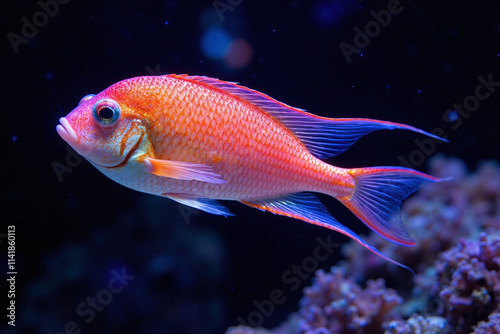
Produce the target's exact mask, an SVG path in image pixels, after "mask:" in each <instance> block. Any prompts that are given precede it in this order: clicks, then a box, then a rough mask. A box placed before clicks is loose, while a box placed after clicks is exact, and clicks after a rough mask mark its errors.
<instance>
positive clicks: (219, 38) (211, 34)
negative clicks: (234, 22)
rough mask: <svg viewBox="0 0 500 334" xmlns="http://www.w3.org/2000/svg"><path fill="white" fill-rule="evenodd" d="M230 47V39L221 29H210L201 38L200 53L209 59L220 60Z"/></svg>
mask: <svg viewBox="0 0 500 334" xmlns="http://www.w3.org/2000/svg"><path fill="white" fill-rule="evenodd" d="M230 45H231V37H230V36H229V34H228V33H227V32H226V31H225V30H224V29H222V28H211V29H208V30H207V31H205V32H204V33H203V35H202V36H201V51H202V52H203V54H204V55H205V56H207V57H208V58H211V59H222V58H223V57H224V56H225V55H226V53H227V51H228V49H229V46H230Z"/></svg>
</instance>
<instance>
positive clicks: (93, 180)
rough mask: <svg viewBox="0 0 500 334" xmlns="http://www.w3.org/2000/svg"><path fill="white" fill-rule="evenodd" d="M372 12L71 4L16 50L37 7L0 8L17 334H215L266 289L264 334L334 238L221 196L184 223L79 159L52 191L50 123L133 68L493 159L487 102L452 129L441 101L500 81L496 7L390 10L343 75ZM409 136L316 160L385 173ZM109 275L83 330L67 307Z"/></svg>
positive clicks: (272, 5)
mask: <svg viewBox="0 0 500 334" xmlns="http://www.w3.org/2000/svg"><path fill="white" fill-rule="evenodd" d="M223 2H226V1H223ZM230 3H231V2H230ZM232 3H233V4H237V3H238V1H232ZM387 3H388V2H387V1H361V0H357V1H347V0H342V1H272V2H265V1H259V2H255V1H248V0H244V1H242V2H241V3H240V4H237V5H236V6H233V10H232V11H227V12H225V13H224V14H223V17H224V20H223V21H220V20H219V19H218V16H217V14H216V11H215V9H214V6H213V3H212V1H210V0H207V1H147V2H143V3H141V2H138V1H115V2H112V1H78V0H71V1H69V3H67V4H64V5H60V7H59V9H58V13H57V14H56V15H54V17H51V18H49V19H48V22H47V24H45V25H43V26H42V27H40V28H39V31H38V32H37V33H36V36H34V37H33V38H29V42H28V43H27V44H21V45H19V52H17V53H16V52H15V51H14V48H13V47H12V45H11V43H10V42H9V39H8V33H10V32H13V33H16V34H21V28H22V25H23V22H22V21H21V18H22V17H26V18H27V19H28V20H29V21H32V18H33V15H34V14H36V13H37V12H39V11H40V10H41V7H40V5H39V4H38V3H37V2H35V1H17V2H15V3H14V2H9V3H8V4H4V5H3V7H2V11H1V13H0V23H1V27H2V38H3V42H2V43H1V57H2V59H1V70H2V73H1V74H2V99H1V100H0V106H1V110H2V115H3V118H2V122H1V123H2V145H3V146H2V147H3V158H2V175H3V180H2V203H3V212H4V217H3V218H2V219H1V220H2V224H1V226H2V228H1V231H0V233H6V230H7V227H6V226H7V225H15V226H16V236H17V244H16V250H17V257H16V259H17V271H18V275H17V285H16V288H17V293H16V305H17V326H16V329H17V330H18V332H25V333H30V332H36V333H49V332H51V331H52V333H58V332H60V331H63V328H64V326H65V324H66V323H67V322H68V321H76V322H77V323H78V325H79V326H80V328H81V329H82V330H83V332H85V333H105V332H106V333H109V332H121V333H125V332H131V333H132V332H141V333H222V332H223V331H224V330H225V328H227V327H228V326H230V325H236V324H237V320H236V319H237V317H238V316H241V317H243V318H245V319H246V317H247V316H248V315H249V314H250V313H251V312H253V311H255V310H256V307H255V305H253V304H252V302H253V301H254V300H256V301H262V300H265V299H268V298H269V295H270V293H271V291H272V290H273V289H276V288H277V289H281V290H283V291H284V292H285V297H286V301H285V302H284V303H283V304H281V305H277V306H276V309H275V310H274V312H273V313H272V315H271V316H269V317H266V318H265V321H264V323H263V325H264V326H265V327H272V326H276V325H277V324H279V323H280V322H281V321H283V320H284V319H285V318H286V317H287V315H288V314H289V313H290V312H292V311H294V310H296V309H297V302H298V300H299V298H300V296H301V289H302V287H304V286H306V285H308V284H309V283H310V280H309V279H306V280H303V281H301V289H297V290H295V291H291V290H290V288H289V287H290V286H289V285H287V284H285V283H284V282H283V281H282V278H281V277H282V274H283V273H284V272H286V271H287V270H289V269H290V268H291V266H292V265H293V264H300V263H302V261H303V259H304V258H306V257H308V256H311V255H312V253H313V250H314V248H315V247H316V245H317V242H316V238H317V237H318V236H321V237H322V238H326V236H328V235H331V237H332V240H335V241H336V242H341V243H345V242H347V241H348V240H347V239H346V238H345V237H342V236H340V235H338V234H336V233H333V232H330V231H327V230H325V229H322V228H319V227H315V226H310V225H308V224H306V223H303V222H300V221H294V220H291V219H287V218H283V217H277V216H273V215H271V214H268V213H262V212H259V211H257V210H253V209H250V208H247V207H245V206H244V205H241V204H238V203H225V204H227V205H228V207H229V208H230V210H231V211H232V212H234V213H235V214H236V215H235V216H234V217H231V218H224V217H219V216H211V215H209V214H205V213H199V214H198V213H197V214H193V212H192V211H189V210H188V209H186V208H185V207H179V206H178V205H177V204H176V203H173V202H171V201H168V200H163V199H161V198H156V197H153V196H150V195H145V194H140V193H137V192H134V191H131V190H128V189H126V188H124V187H122V186H120V185H118V184H116V183H114V182H112V181H111V180H109V179H107V178H106V177H105V176H103V175H101V174H100V173H99V172H98V171H97V170H95V169H94V168H93V167H92V166H91V165H90V164H89V163H87V162H86V161H82V162H81V163H76V165H77V166H75V167H74V168H72V172H71V173H65V174H63V176H62V182H60V180H59V179H58V178H57V176H56V173H55V172H54V170H53V165H54V162H57V163H61V164H66V165H67V162H65V159H66V155H67V151H66V150H65V147H66V143H65V142H64V141H63V140H62V139H61V138H59V136H58V135H57V133H56V132H55V126H56V124H57V122H58V118H59V117H61V116H62V115H66V114H67V113H69V112H70V111H71V110H72V109H73V108H74V107H75V106H76V105H77V103H78V101H79V100H80V98H82V97H83V96H84V95H86V94H89V93H97V92H99V91H101V90H103V89H105V88H106V87H108V86H109V85H111V84H113V83H115V82H117V81H119V80H122V79H125V78H128V77H132V76H139V75H148V74H149V73H148V68H149V69H155V70H157V69H159V72H160V73H164V74H166V73H188V74H196V75H206V76H211V77H217V78H220V79H223V80H229V81H237V82H240V83H241V84H242V85H245V86H248V87H251V88H253V89H256V90H259V91H262V92H264V93H266V94H269V95H270V96H272V97H274V98H276V99H278V100H280V101H283V102H285V103H287V104H289V105H292V106H296V107H300V108H304V109H307V110H309V111H310V112H313V113H315V114H318V115H323V116H330V117H368V118H375V119H383V120H390V121H395V122H401V123H406V124H411V125H413V126H416V127H419V128H421V129H424V130H427V131H432V130H433V129H436V128H442V129H443V130H444V131H445V133H446V135H447V136H448V139H449V140H450V143H449V144H436V146H435V149H432V150H431V152H430V153H432V154H433V153H437V152H442V153H445V154H447V155H452V156H457V157H459V158H462V159H465V161H466V162H467V164H468V165H469V167H474V166H475V165H476V163H477V162H478V161H480V160H482V159H496V160H499V158H500V148H499V145H498V138H499V137H498V127H499V125H500V120H499V117H498V113H499V102H500V92H498V91H496V92H495V93H494V94H492V95H491V97H489V98H488V99H486V100H485V101H482V102H481V103H480V105H479V108H478V109H477V110H475V111H473V112H471V115H470V117H469V118H467V119H464V120H463V123H462V125H461V126H459V127H458V128H457V129H456V130H453V129H452V128H451V126H450V125H452V123H447V122H445V121H444V119H443V115H444V114H445V112H446V110H447V109H450V108H451V107H452V105H453V104H454V103H462V102H463V101H464V99H465V98H466V97H468V96H470V95H473V94H474V90H475V88H476V86H477V85H478V79H477V77H478V76H480V75H481V76H483V77H485V78H486V77H487V76H488V75H489V74H490V73H492V75H493V79H494V80H495V79H496V81H500V72H499V63H500V55H499V54H500V17H499V16H498V13H499V10H500V6H499V5H498V3H497V1H493V0H492V1H480V2H475V3H473V2H457V1H440V2H439V3H437V2H435V1H401V6H402V7H403V10H402V11H401V13H399V14H397V15H393V16H392V17H391V22H390V23H389V24H388V25H387V27H385V28H383V29H382V30H381V32H380V33H379V34H378V35H377V36H374V37H373V38H372V39H371V41H370V43H369V44H368V45H367V46H366V47H364V48H363V50H362V56H360V55H356V54H354V55H353V56H352V62H351V63H350V64H348V63H347V62H346V59H345V57H344V55H343V54H342V51H341V49H340V48H339V44H340V43H341V42H346V43H350V44H353V38H354V35H355V32H354V30H353V28H354V27H356V26H358V27H360V28H361V29H364V26H365V24H366V23H367V22H370V21H372V20H373V17H372V16H371V15H370V11H371V10H375V11H380V10H382V9H385V8H387ZM207 17H208V18H209V19H208V21H209V22H215V24H216V25H217V26H219V27H221V28H223V29H225V30H226V31H227V32H228V34H229V35H231V36H232V37H233V38H242V39H245V40H246V41H248V42H249V43H250V45H251V47H252V49H253V58H252V60H251V62H250V63H249V64H248V65H247V66H246V67H244V68H242V69H233V68H230V67H228V66H227V65H226V64H225V63H224V61H222V60H212V59H210V58H208V57H207V56H206V55H205V54H204V53H203V51H202V50H201V48H200V43H201V38H202V35H203V33H204V32H205V30H206V29H207V26H206V20H207ZM166 21H167V22H168V23H166ZM204 22H205V23H204ZM160 73H159V74H160ZM497 90H500V89H497ZM415 139H417V140H423V137H422V136H420V135H417V134H415V133H410V132H405V131H385V132H379V133H373V134H370V135H369V136H367V137H366V138H363V139H362V140H360V141H359V142H358V143H357V144H356V145H354V146H353V147H352V148H351V149H350V150H349V151H347V152H346V153H344V154H342V155H340V156H338V157H336V158H333V159H331V160H329V162H331V163H332V164H334V165H338V166H342V167H360V166H375V165H398V164H400V158H399V157H401V156H402V157H404V158H406V159H409V157H410V156H411V154H416V153H414V152H415V151H420V152H422V150H419V149H418V147H417V145H416V143H415ZM426 161H427V154H425V159H423V160H422V161H419V162H418V164H414V167H415V168H417V169H419V170H422V171H425V162H426ZM321 199H322V201H323V202H324V203H325V205H326V206H327V207H328V208H329V210H330V211H331V212H332V213H333V215H334V216H335V217H336V218H337V219H338V220H339V221H341V222H343V223H345V224H346V225H349V226H351V227H352V228H353V229H355V230H356V231H359V232H364V231H366V229H365V228H364V226H362V224H361V223H360V222H359V221H358V220H357V219H356V218H355V217H354V216H353V215H352V214H350V213H349V212H348V211H347V209H345V208H343V207H342V206H340V205H339V204H338V203H336V201H335V200H333V199H331V198H327V197H325V196H321ZM183 215H184V216H186V215H189V218H188V219H187V220H186V219H185V218H184V217H183ZM1 241H2V242H1V245H2V247H1V248H2V256H4V255H3V254H6V251H5V249H6V242H5V239H2V240H1ZM2 258H4V257H2ZM338 258H340V252H337V254H335V256H332V257H330V258H328V260H326V261H324V262H322V263H320V267H321V268H324V269H328V268H329V267H330V266H332V265H334V264H335V263H336V262H337V260H338ZM2 263H5V262H2ZM5 267H6V266H5V265H3V264H2V268H5ZM123 267H125V268H126V269H127V272H129V273H130V274H131V275H134V276H135V278H134V279H133V280H132V281H131V282H130V284H129V285H128V286H127V287H125V288H124V290H123V291H122V292H121V293H119V294H116V295H114V296H113V300H112V301H111V302H110V303H109V305H106V306H105V307H104V310H103V311H102V312H99V313H97V314H96V317H95V319H94V320H93V321H91V322H90V323H89V324H87V323H85V321H84V319H85V317H81V316H79V315H78V314H77V313H76V311H75V309H76V307H77V305H78V304H80V303H81V302H84V301H85V300H86V298H87V297H95V296H96V295H97V294H98V292H99V291H101V289H103V288H106V287H107V284H108V282H109V281H110V279H111V277H112V274H111V273H112V270H113V269H115V270H118V271H120V270H121V268H123ZM2 270H4V271H5V272H6V269H2ZM398 279H399V280H406V281H408V280H410V279H411V276H410V275H409V274H408V273H404V272H403V273H402V274H401V277H396V278H395V282H392V283H393V284H397V281H398ZM6 291H7V289H6V288H5V290H2V291H1V292H0V293H1V294H2V295H4V294H6ZM2 317H3V315H2ZM3 319H4V320H2V326H3V325H4V324H5V322H6V321H5V318H3Z"/></svg>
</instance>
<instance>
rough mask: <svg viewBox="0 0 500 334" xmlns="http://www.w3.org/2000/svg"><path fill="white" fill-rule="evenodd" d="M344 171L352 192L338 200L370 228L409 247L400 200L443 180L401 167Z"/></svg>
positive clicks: (410, 239) (409, 240)
mask: <svg viewBox="0 0 500 334" xmlns="http://www.w3.org/2000/svg"><path fill="white" fill-rule="evenodd" d="M348 172H349V174H351V175H352V177H353V178H354V181H355V187H354V191H353V193H352V195H351V196H348V197H345V198H341V199H339V200H340V201H341V202H342V203H343V204H344V205H345V206H346V207H348V208H349V209H350V210H351V211H352V212H353V213H354V214H355V215H356V216H357V217H358V218H359V219H361V220H362V221H363V222H364V223H365V224H366V225H367V226H368V227H370V228H371V229H372V230H373V231H375V232H377V233H378V234H380V235H381V236H383V237H384V238H386V239H388V240H390V241H392V242H395V243H398V244H401V245H405V246H413V245H414V244H415V241H414V240H413V239H412V238H411V237H410V235H409V234H408V232H407V231H406V229H405V227H404V226H403V221H402V220H401V213H400V207H401V203H402V201H403V200H405V199H406V198H407V197H408V196H409V195H411V194H412V193H414V192H415V191H417V190H418V189H420V188H421V187H423V186H424V185H426V184H428V183H431V182H440V181H446V180H447V179H439V178H436V177H433V176H430V175H427V174H424V173H421V172H418V171H416V170H413V169H409V168H403V167H370V168H353V169H349V170H348Z"/></svg>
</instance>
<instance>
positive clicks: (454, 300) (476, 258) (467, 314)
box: [433, 233, 500, 333]
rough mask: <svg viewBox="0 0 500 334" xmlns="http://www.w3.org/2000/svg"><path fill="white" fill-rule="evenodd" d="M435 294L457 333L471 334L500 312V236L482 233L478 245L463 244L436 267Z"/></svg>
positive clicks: (470, 242)
mask: <svg viewBox="0 0 500 334" xmlns="http://www.w3.org/2000/svg"><path fill="white" fill-rule="evenodd" d="M435 267H436V278H437V280H436V282H435V285H434V287H433V294H434V295H439V296H440V297H441V298H442V299H443V300H444V302H445V304H446V309H445V310H444V311H445V313H446V316H447V318H448V320H449V321H450V323H451V324H452V325H453V327H454V328H455V330H456V332H457V333H469V332H470V330H471V329H472V328H473V326H475V325H476V324H477V323H478V322H479V321H486V320H487V318H488V316H489V315H490V314H491V313H492V312H499V311H500V272H499V269H500V236H499V235H497V234H496V235H491V236H488V235H487V234H486V233H481V234H480V237H479V241H471V240H464V239H462V240H460V242H459V244H458V245H457V246H456V247H453V248H451V249H450V250H448V251H446V252H444V253H442V254H441V255H440V256H439V259H438V260H437V261H436V263H435Z"/></svg>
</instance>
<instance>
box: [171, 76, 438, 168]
mask: <svg viewBox="0 0 500 334" xmlns="http://www.w3.org/2000/svg"><path fill="white" fill-rule="evenodd" d="M171 76H172V77H175V78H178V79H182V80H186V81H194V82H196V83H198V84H202V85H206V86H209V87H211V88H212V89H216V90H219V91H221V92H223V93H226V94H230V95H233V96H235V97H237V98H239V99H242V100H244V101H246V102H248V103H250V104H252V105H254V106H255V107H257V108H259V109H261V110H262V111H263V112H265V113H267V114H268V115H269V116H271V117H272V118H273V119H275V120H276V121H278V122H279V123H281V124H282V125H283V126H284V127H286V128H287V129H288V130H289V131H290V132H291V133H293V134H294V135H295V136H296V137H297V139H299V140H300V141H301V142H302V144H303V145H304V146H305V147H306V148H307V149H308V150H309V151H310V152H311V153H312V154H314V155H315V156H316V157H318V158H320V159H326V158H329V157H332V156H335V155H338V154H340V153H342V152H344V151H345V150H347V149H348V148H349V147H351V146H352V145H353V144H354V143H355V142H356V141H358V139H360V138H361V137H363V136H364V135H366V134H368V133H370V132H373V131H376V130H384V129H385V130H392V129H402V130H410V131H414V132H418V133H421V134H424V135H426V136H429V137H432V138H434V139H437V140H441V141H444V142H448V141H447V140H446V139H444V138H441V137H438V136H436V135H434V134H432V133H429V132H426V131H423V130H420V129H418V128H415V127H413V126H409V125H406V124H400V123H393V122H387V121H379V120H374V119H368V118H326V117H319V116H316V115H313V114H310V113H308V112H306V111H304V110H302V109H298V108H294V107H291V106H288V105H286V104H284V103H282V102H279V101H277V100H275V99H273V98H272V97H270V96H268V95H266V94H263V93H260V92H258V91H256V90H252V89H250V88H247V87H243V86H239V85H237V84H236V83H233V82H227V81H222V80H218V79H213V78H208V77H200V76H187V75H171Z"/></svg>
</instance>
